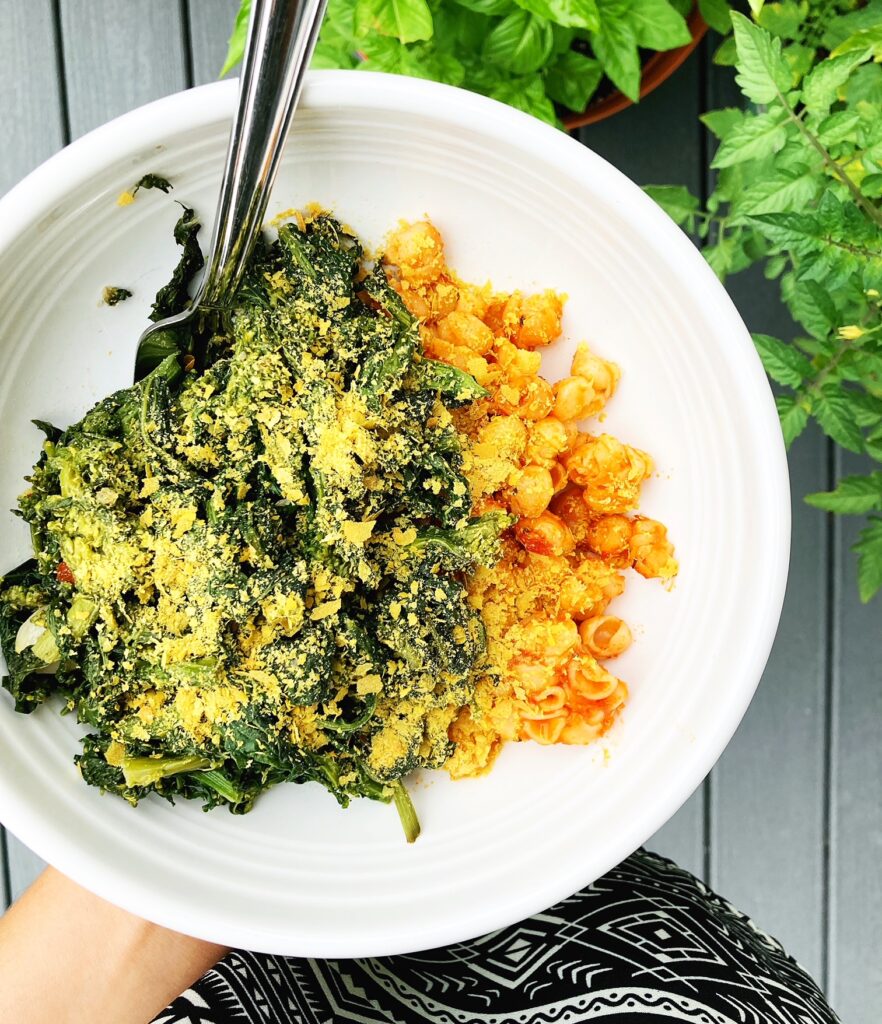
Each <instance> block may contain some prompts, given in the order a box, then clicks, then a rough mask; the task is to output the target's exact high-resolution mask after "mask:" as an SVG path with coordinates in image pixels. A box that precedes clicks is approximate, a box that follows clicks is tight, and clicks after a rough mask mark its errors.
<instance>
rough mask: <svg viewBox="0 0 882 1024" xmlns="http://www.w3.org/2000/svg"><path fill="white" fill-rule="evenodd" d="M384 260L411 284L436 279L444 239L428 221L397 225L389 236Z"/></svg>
mask: <svg viewBox="0 0 882 1024" xmlns="http://www.w3.org/2000/svg"><path fill="white" fill-rule="evenodd" d="M386 261H387V262H388V263H391V264H393V266H396V267H398V270H399V273H400V274H401V276H402V278H403V279H404V280H405V281H409V282H410V283H411V284H428V283H429V282H430V281H437V280H438V278H439V277H440V276H441V274H442V273H443V271H444V242H443V240H442V238H441V235H440V233H439V232H438V229H437V228H436V227H435V226H434V225H433V224H430V223H429V222H428V221H417V222H416V223H415V224H407V225H405V226H404V227H401V228H399V229H398V231H396V232H395V233H394V234H393V235H392V236H391V238H390V239H389V244H388V246H387V247H386Z"/></svg>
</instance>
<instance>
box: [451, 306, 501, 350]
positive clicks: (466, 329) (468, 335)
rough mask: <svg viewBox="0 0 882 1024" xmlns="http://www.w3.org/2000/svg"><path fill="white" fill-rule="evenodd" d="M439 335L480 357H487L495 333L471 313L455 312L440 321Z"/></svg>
mask: <svg viewBox="0 0 882 1024" xmlns="http://www.w3.org/2000/svg"><path fill="white" fill-rule="evenodd" d="M438 335H439V337H441V338H443V339H444V341H449V342H450V343H451V344H453V345H461V346H463V347H465V348H469V349H471V350H472V352H475V353H477V354H478V355H479V356H484V355H486V354H487V353H488V352H489V351H490V349H491V348H493V340H494V339H493V332H492V331H491V330H490V328H489V327H488V326H487V325H486V324H485V323H484V322H483V321H482V320H479V319H478V318H477V317H476V316H473V315H472V314H471V313H459V312H457V311H456V310H454V311H453V312H452V313H448V314H447V316H445V317H444V318H443V319H442V320H439V321H438Z"/></svg>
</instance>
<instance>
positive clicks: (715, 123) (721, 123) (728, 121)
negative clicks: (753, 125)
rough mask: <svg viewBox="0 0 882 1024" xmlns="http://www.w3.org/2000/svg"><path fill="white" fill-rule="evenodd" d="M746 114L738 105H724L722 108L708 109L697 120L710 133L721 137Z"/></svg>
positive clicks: (739, 122)
mask: <svg viewBox="0 0 882 1024" xmlns="http://www.w3.org/2000/svg"><path fill="white" fill-rule="evenodd" d="M746 116H747V115H746V113H745V112H744V111H743V110H741V109H740V108H739V107H724V108H723V109H722V110H709V111H708V112H707V113H706V114H702V115H701V117H700V118H699V120H700V121H701V123H702V124H703V125H704V126H705V128H707V130H708V131H709V132H711V134H713V135H715V136H716V137H717V138H718V139H722V138H724V137H725V136H726V134H727V133H728V132H730V131H731V130H732V129H733V128H734V127H735V125H737V124H741V122H742V121H743V120H744V119H745V117H746Z"/></svg>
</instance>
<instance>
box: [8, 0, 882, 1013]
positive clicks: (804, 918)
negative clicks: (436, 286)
mask: <svg viewBox="0 0 882 1024" xmlns="http://www.w3.org/2000/svg"><path fill="white" fill-rule="evenodd" d="M237 6H238V4H237V0H150V2H148V3H144V2H135V0H0V25H2V26H3V28H2V39H3V46H2V51H3V53H4V57H5V59H4V61H2V62H0V109H2V110H3V111H4V115H3V129H4V131H3V134H4V145H3V147H2V150H0V192H2V191H5V190H6V189H7V188H9V187H10V186H11V185H13V184H14V183H15V182H16V181H17V180H18V179H19V178H21V177H22V176H23V175H25V174H26V173H27V172H28V171H30V170H31V169H32V168H33V167H34V166H35V165H36V164H38V163H39V162H41V161H42V160H44V159H45V158H46V157H48V156H50V155H51V154H52V153H54V152H55V151H56V150H57V149H59V148H60V147H61V146H62V145H64V144H65V143H67V142H69V141H70V140H71V139H73V138H76V137H77V136H78V135H81V134H82V133H83V132H86V131H88V130H89V129H91V128H93V127H95V126H96V125H98V124H100V123H102V122H103V121H106V120H108V119H109V118H111V117H114V116H116V115H118V114H121V113H123V112H124V111H126V110H129V109H131V108H132V107H135V106H137V105H139V104H141V103H144V102H147V101H148V100H151V99H154V98H156V97H158V96H163V95H166V94H167V93H171V92H174V91H176V90H178V89H183V88H185V87H187V86H190V85H193V84H199V83H201V82H207V81H211V80H212V79H213V78H215V77H216V74H217V70H218V68H219V67H220V64H221V61H222V58H223V54H224V50H225V41H226V37H227V34H228V32H229V26H230V25H231V24H232V20H233V15H234V11H235V8H236V7H237ZM736 101H737V93H736V91H735V89H734V86H733V85H732V83H731V75H730V74H729V73H728V72H726V71H725V70H721V69H718V68H714V67H713V65H712V64H711V63H710V59H709V50H708V49H707V48H706V47H704V46H702V48H700V49H699V51H698V52H697V54H696V55H695V56H694V57H693V58H691V60H690V61H689V62H688V63H687V64H686V65H685V66H684V68H683V69H681V71H680V72H678V74H677V75H675V76H674V78H672V79H671V80H670V81H669V82H668V83H667V84H666V85H665V86H663V87H662V88H661V89H659V90H658V91H657V92H656V93H655V94H654V95H652V96H651V97H649V98H648V99H647V100H646V101H645V102H644V103H642V104H641V105H640V106H639V107H638V108H634V109H632V110H630V111H628V112H626V113H624V114H622V115H620V116H618V117H616V118H613V119H612V120H610V121H607V122H605V123H603V124H601V125H599V126H596V127H593V128H588V129H585V130H583V132H582V133H581V136H580V137H581V140H582V141H583V142H584V143H586V144H587V145H589V146H591V147H592V148H594V149H595V150H597V151H598V152H599V153H601V154H602V155H604V156H605V157H607V158H608V159H609V160H611V161H612V162H613V163H614V164H616V165H617V166H618V167H620V168H621V169H622V170H623V171H625V173H627V174H628V175H630V176H631V177H632V178H633V179H634V180H636V181H637V182H639V183H648V182H684V183H686V184H688V185H690V186H691V187H692V188H693V189H695V190H699V191H701V190H702V189H704V188H706V186H707V171H706V168H707V164H708V157H707V151H706V150H707V145H708V142H707V139H706V137H705V133H704V131H703V129H701V127H700V125H699V122H698V114H699V113H700V112H701V111H703V110H707V109H711V108H713V107H716V106H723V105H727V104H732V103H734V102H736ZM730 289H731V293H732V295H733V297H734V298H735V301H736V302H737V303H738V305H739V308H740V309H741V311H742V313H743V315H744V317H745V319H746V320H747V323H748V325H749V326H750V327H751V328H753V329H758V330H763V331H766V332H769V333H775V332H776V331H778V330H780V331H782V332H785V333H786V331H787V320H788V318H787V314H786V312H785V311H784V310H783V308H782V307H781V305H780V303H779V302H778V300H777V297H776V293H775V290H774V288H773V287H771V286H769V284H768V283H767V282H765V281H764V280H763V278H762V276H761V275H759V274H746V275H743V276H742V277H740V278H735V279H733V280H732V281H731V282H730ZM842 461H843V460H841V458H840V456H839V455H837V454H835V453H834V451H833V449H832V447H831V445H830V444H829V443H828V442H827V441H826V440H825V439H824V438H823V437H821V436H820V435H819V434H818V433H816V432H810V433H808V434H807V436H805V437H804V438H802V439H801V440H800V441H799V442H798V443H797V446H796V448H795V450H794V451H793V452H792V454H791V458H790V469H791V475H792V480H793V490H794V495H795V501H794V532H793V560H792V567H791V576H790V586H789V588H788V595H787V601H786V604H785V608H784V617H783V620H782V624H781V629H780V632H779V635H778V639H777V642H776V644H775V648H774V651H773V653H772V658H771V661H770V663H769V666H768V669H767V670H766V673H765V676H764V678H763V682H762V685H761V686H760V689H759V692H758V694H757V697H756V699H755V700H754V702H753V705H752V706H751V708H750V710H749V712H748V714H747V717H746V719H745V721H744V723H743V724H742V726H741V729H740V730H739V732H738V734H737V736H736V737H735V739H734V740H733V742H732V744H731V745H730V747H729V748H728V750H727V751H726V753H725V755H724V756H723V757H722V758H721V760H720V762H719V764H718V765H717V767H716V768H715V769H714V771H713V773H712V774H711V776H710V777H709V779H708V780H707V781H706V782H705V783H704V785H703V786H702V787H701V788H700V790H699V791H698V792H697V793H695V795H694V796H693V797H692V798H691V799H690V800H689V802H688V803H687V804H686V805H685V806H684V807H683V809H682V810H681V811H680V812H679V814H677V815H676V817H675V818H674V819H673V820H672V821H670V822H669V823H668V824H667V825H666V826H665V827H664V828H663V829H662V830H661V831H660V832H659V833H658V835H657V836H656V837H655V839H654V840H653V842H652V843H651V844H650V845H651V846H653V847H654V848H655V849H657V850H659V851H660V852H663V853H665V854H668V855H669V856H672V857H674V858H675V859H676V860H678V861H679V862H680V863H681V864H682V865H684V866H685V867H687V868H689V869H691V870H692V871H694V872H695V873H697V874H698V875H700V876H701V877H702V878H704V879H706V880H707V881H708V882H709V883H710V884H711V885H712V886H713V887H714V888H715V889H716V890H717V891H719V892H720V893H722V894H723V895H725V896H727V897H728V898H729V899H731V900H732V901H733V902H734V903H735V904H737V905H738V906H739V907H741V908H742V909H743V910H744V911H746V912H747V913H749V914H751V915H752V916H754V918H755V919H756V921H757V922H758V923H759V924H760V925H761V927H763V928H764V929H766V930H767V931H769V932H771V933H772V934H774V935H776V936H777V937H778V938H779V939H780V940H781V941H782V942H783V943H784V944H785V946H786V947H787V948H788V949H789V950H790V951H791V952H792V954H793V955H794V956H795V957H796V958H797V959H798V960H800V961H801V962H802V963H803V964H804V965H805V967H806V968H807V969H808V970H809V971H810V972H811V973H812V974H813V975H814V976H815V977H816V978H818V980H819V981H820V983H821V984H822V986H823V987H824V989H825V990H826V991H827V993H828V995H829V997H830V999H831V1001H832V1002H833V1005H834V1006H835V1007H836V1008H837V1010H838V1011H839V1013H840V1014H841V1016H842V1019H843V1020H844V1021H847V1022H849V1024H871V1022H873V1024H875V1021H876V1020H877V1018H878V1009H879V1007H880V1006H882V866H880V865H882V668H880V666H882V629H880V618H879V617H880V612H882V608H880V605H879V603H878V602H877V603H876V604H875V605H873V606H870V607H861V606H860V604H859V602H858V600H857V596H856V588H855V581H854V572H853V565H852V558H851V555H850V552H849V547H850V545H851V544H852V543H853V542H854V539H855V533H856V529H855V527H854V524H853V523H851V522H848V521H846V522H844V523H839V524H834V523H832V522H831V521H829V520H828V519H826V518H825V517H824V516H823V515H822V514H821V513H819V512H816V511H814V510H812V509H810V508H808V507H807V506H805V505H803V504H802V503H801V501H800V496H801V495H802V494H804V493H806V492H807V491H813V490H818V489H821V488H824V487H827V486H828V485H829V484H830V482H831V481H832V480H833V479H834V478H835V477H836V476H837V475H838V474H839V473H841V472H842V471H844V470H846V469H853V468H854V467H853V466H851V465H842V464H841V462H842ZM847 461H848V463H849V464H850V463H851V462H852V457H848V460H847ZM756 581H757V586H758V587H761V586H762V585H763V567H762V566H761V565H758V566H757V567H756ZM0 863H2V868H3V875H2V878H3V885H4V890H5V891H4V892H3V893H2V896H3V897H4V898H5V902H7V903H8V902H9V900H11V899H14V898H15V897H16V896H17V895H18V894H19V893H20V892H21V891H22V889H23V888H24V887H25V886H26V885H27V884H28V883H29V882H30V881H31V879H32V878H33V877H34V876H35V874H36V872H37V871H38V870H39V869H40V866H41V864H40V862H39V860H38V859H37V858H36V857H35V856H34V855H33V854H31V853H30V852H29V851H28V850H27V849H26V848H25V847H24V846H22V845H21V844H20V843H19V842H18V841H17V840H16V839H15V837H14V836H12V835H10V834H6V835H5V836H3V840H2V845H0Z"/></svg>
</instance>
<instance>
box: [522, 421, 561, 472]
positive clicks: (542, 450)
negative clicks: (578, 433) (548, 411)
mask: <svg viewBox="0 0 882 1024" xmlns="http://www.w3.org/2000/svg"><path fill="white" fill-rule="evenodd" d="M569 443H570V441H569V438H568V437H567V428H566V427H565V426H564V425H563V423H561V421H560V420H559V419H557V418H555V417H554V416H546V417H544V418H543V419H541V420H538V421H537V422H535V423H534V424H533V425H532V427H531V428H530V440H529V441H528V442H527V458H528V459H529V460H530V461H531V462H535V463H537V465H540V466H549V467H551V466H552V465H553V464H554V463H555V460H556V459H557V457H558V455H560V453H561V452H563V451H566V449H567V447H568V446H569Z"/></svg>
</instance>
